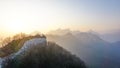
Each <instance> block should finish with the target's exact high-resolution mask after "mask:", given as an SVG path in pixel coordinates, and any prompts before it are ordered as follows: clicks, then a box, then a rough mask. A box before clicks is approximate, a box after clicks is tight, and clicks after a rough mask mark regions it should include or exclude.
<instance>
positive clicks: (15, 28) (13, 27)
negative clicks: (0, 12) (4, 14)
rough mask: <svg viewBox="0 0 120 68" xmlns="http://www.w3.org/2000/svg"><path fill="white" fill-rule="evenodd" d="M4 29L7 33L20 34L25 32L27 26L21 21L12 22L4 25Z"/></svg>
mask: <svg viewBox="0 0 120 68" xmlns="http://www.w3.org/2000/svg"><path fill="white" fill-rule="evenodd" d="M6 28H7V30H8V31H9V32H12V33H20V32H27V31H28V30H27V29H28V25H27V24H26V23H24V22H22V21H12V22H9V23H7V24H6Z"/></svg>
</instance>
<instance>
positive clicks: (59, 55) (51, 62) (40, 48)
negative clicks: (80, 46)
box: [2, 38, 86, 68]
mask: <svg viewBox="0 0 120 68" xmlns="http://www.w3.org/2000/svg"><path fill="white" fill-rule="evenodd" d="M39 39H40V38H39ZM39 39H36V40H39ZM33 40H35V39H31V40H28V41H27V42H25V44H24V46H23V47H27V48H24V49H25V50H22V49H23V48H21V49H20V50H19V51H18V52H16V53H14V54H12V55H10V56H8V57H6V58H5V59H4V60H3V63H2V68H86V66H85V64H84V62H83V61H81V60H80V59H79V58H78V57H76V56H75V55H72V54H71V53H70V52H68V51H66V50H65V49H63V48H62V47H60V46H58V45H57V44H55V43H51V42H46V43H44V42H41V41H42V40H39V41H40V42H41V43H37V42H36V41H35V42H34V43H31V41H33ZM28 42H29V43H31V44H28ZM28 47H29V48H28ZM20 52H21V53H20Z"/></svg>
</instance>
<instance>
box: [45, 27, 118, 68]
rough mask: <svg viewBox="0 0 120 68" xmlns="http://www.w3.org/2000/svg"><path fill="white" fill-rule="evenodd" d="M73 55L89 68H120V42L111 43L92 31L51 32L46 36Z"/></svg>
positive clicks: (60, 30) (67, 30)
mask: <svg viewBox="0 0 120 68" xmlns="http://www.w3.org/2000/svg"><path fill="white" fill-rule="evenodd" d="M46 36H47V38H48V40H50V41H54V42H56V43H57V44H59V45H61V46H62V47H64V48H65V49H67V50H69V51H70V52H72V53H73V54H76V55H78V56H79V57H80V58H81V59H82V60H83V61H85V63H86V64H87V66H88V67H89V68H120V65H119V64H120V60H119V59H120V55H119V53H118V52H119V51H120V42H115V43H110V42H107V40H103V38H101V36H99V35H98V34H96V33H93V32H91V31H89V32H80V31H70V30H69V29H66V30H62V29H59V30H56V31H51V32H49V34H47V35H46Z"/></svg>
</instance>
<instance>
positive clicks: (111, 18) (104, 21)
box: [0, 0, 120, 35]
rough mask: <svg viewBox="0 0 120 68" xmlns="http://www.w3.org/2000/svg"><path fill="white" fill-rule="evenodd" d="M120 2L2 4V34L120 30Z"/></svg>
mask: <svg viewBox="0 0 120 68" xmlns="http://www.w3.org/2000/svg"><path fill="white" fill-rule="evenodd" d="M119 26H120V0H0V32H1V34H6V35H8V34H13V33H18V32H25V33H30V32H33V31H40V32H43V33H46V32H48V31H50V30H55V29H58V28H62V29H66V28H69V29H71V30H80V31H88V30H94V31H96V32H106V31H110V30H116V29H117V30H119V29H120V27H119Z"/></svg>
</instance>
